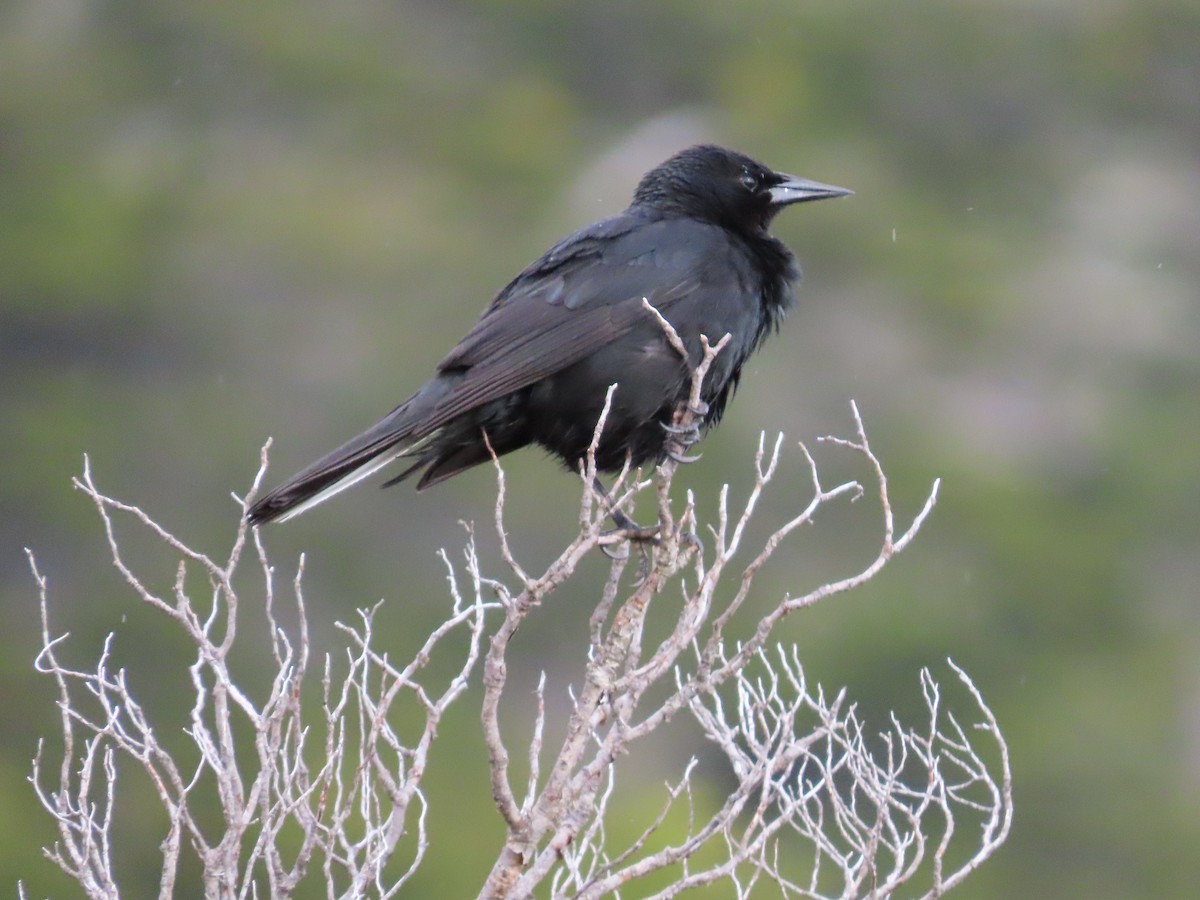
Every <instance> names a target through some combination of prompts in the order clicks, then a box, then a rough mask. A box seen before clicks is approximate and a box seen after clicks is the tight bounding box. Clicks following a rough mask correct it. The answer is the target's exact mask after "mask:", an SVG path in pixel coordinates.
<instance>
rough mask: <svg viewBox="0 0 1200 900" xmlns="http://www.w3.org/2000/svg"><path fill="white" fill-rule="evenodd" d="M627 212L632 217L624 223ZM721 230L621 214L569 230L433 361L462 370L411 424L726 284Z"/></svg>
mask: <svg viewBox="0 0 1200 900" xmlns="http://www.w3.org/2000/svg"><path fill="white" fill-rule="evenodd" d="M629 220H632V221H629ZM726 255H728V242H727V241H725V240H724V239H723V235H721V233H720V231H719V229H716V228H714V227H712V226H708V225H705V224H703V223H699V222H693V221H690V220H685V219H669V220H658V221H650V222H646V221H638V220H637V219H635V218H634V217H633V216H630V215H628V214H627V215H626V216H620V217H617V218H616V219H610V220H606V221H605V222H602V223H598V225H596V226H593V228H592V229H587V230H585V231H583V232H580V233H578V234H577V235H575V236H573V237H572V238H569V239H568V240H567V241H565V242H563V244H560V245H559V246H557V247H555V248H554V249H553V250H551V251H550V252H549V253H547V254H546V255H545V256H544V257H542V258H541V259H540V260H538V261H537V262H536V263H534V264H533V265H532V266H530V267H529V268H528V269H526V270H525V271H524V272H522V273H521V274H520V275H519V276H517V278H515V279H514V280H513V281H512V282H511V283H510V284H509V285H508V286H507V287H506V288H505V289H504V290H503V291H501V292H500V294H499V295H497V297H496V299H495V301H493V303H492V305H491V306H490V307H489V308H488V310H487V312H486V313H484V315H483V317H482V318H481V319H480V320H479V321H478V322H477V323H476V325H475V327H474V328H472V329H471V331H470V333H469V334H467V336H466V337H465V338H463V339H462V341H460V342H459V343H458V345H457V346H456V347H454V349H452V350H451V351H450V353H449V354H447V355H446V357H445V359H443V360H442V361H441V362H440V363H439V364H438V371H439V372H440V373H443V374H447V375H450V374H459V375H460V376H461V377H460V378H459V379H458V380H456V382H455V383H454V385H453V387H452V388H451V389H450V390H449V391H448V392H447V393H446V394H445V395H444V396H443V397H442V398H441V399H440V400H439V402H438V403H437V405H436V406H435V407H434V409H433V410H432V411H431V412H430V413H429V414H428V415H427V416H426V417H424V419H423V421H422V422H421V423H420V425H419V426H418V427H417V432H418V436H419V434H428V433H430V432H432V431H434V430H436V429H437V428H439V427H441V426H442V425H444V424H446V423H447V422H449V421H450V420H451V419H453V418H455V417H456V416H459V415H461V414H462V413H464V412H466V411H468V410H471V409H474V408H476V407H479V406H481V405H483V404H485V403H488V402H490V401H492V400H495V399H498V398H500V397H503V396H505V395H507V394H510V393H512V392H513V391H518V390H520V389H521V388H524V387H527V386H528V385H531V384H533V383H535V382H537V381H539V380H541V379H542V378H545V377H547V376H549V375H553V374H554V373H556V372H559V371H561V370H562V369H565V368H566V367H568V366H570V365H571V364H573V363H575V362H578V361H579V360H581V359H584V358H586V357H587V356H588V355H589V354H591V353H593V352H595V351H596V350H598V349H600V348H601V347H604V346H605V345H607V344H610V343H612V342H613V341H615V340H618V339H619V338H621V337H622V336H623V335H625V334H627V333H628V332H629V331H631V330H632V329H633V328H634V327H636V326H637V325H639V324H643V323H645V322H647V321H648V317H649V316H650V313H649V312H647V311H646V309H645V308H644V307H643V305H642V300H643V298H644V299H645V300H648V301H649V302H650V303H651V305H653V306H654V307H655V308H657V309H659V310H660V311H662V312H664V313H666V312H667V311H668V310H670V308H671V307H672V306H674V305H676V304H678V303H680V302H681V301H686V300H691V301H699V302H703V298H702V297H701V296H698V295H705V294H711V296H712V297H713V298H714V299H715V298H716V297H718V296H720V295H721V294H724V293H726V292H727V291H729V290H730V288H731V287H732V284H731V275H730V274H729V273H730V272H731V267H730V266H729V265H728V263H727V261H726V260H725V259H724V258H723V257H724V256H726Z"/></svg>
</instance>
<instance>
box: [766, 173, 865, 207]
mask: <svg viewBox="0 0 1200 900" xmlns="http://www.w3.org/2000/svg"><path fill="white" fill-rule="evenodd" d="M779 177H780V178H782V179H783V181H781V182H780V183H779V184H777V185H775V186H774V187H772V188H771V189H770V191H769V193H770V195H771V202H772V203H773V204H775V205H776V206H786V205H787V204H789V203H801V202H803V201H805V200H824V199H826V198H828V197H848V196H849V195H851V194H853V193H854V191H851V190H848V189H847V188H843V187H836V186H835V185H832V184H821V182H819V181H809V180H808V179H807V178H797V177H796V176H795V175H784V174H783V173H782V172H780V173H779Z"/></svg>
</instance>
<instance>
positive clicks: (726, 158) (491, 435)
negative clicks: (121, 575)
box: [249, 146, 851, 525]
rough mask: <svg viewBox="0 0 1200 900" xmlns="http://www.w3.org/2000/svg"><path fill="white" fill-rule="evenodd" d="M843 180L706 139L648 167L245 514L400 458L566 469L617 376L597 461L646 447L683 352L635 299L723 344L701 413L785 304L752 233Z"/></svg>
mask: <svg viewBox="0 0 1200 900" xmlns="http://www.w3.org/2000/svg"><path fill="white" fill-rule="evenodd" d="M849 193H851V192H850V191H848V190H846V189H845V188H840V187H833V186H832V185H827V184H819V183H817V182H815V181H807V180H805V179H803V178H795V177H793V176H791V175H783V174H781V173H779V172H773V171H771V170H770V169H768V168H766V167H765V166H763V165H761V164H759V163H757V162H755V161H754V160H752V159H750V158H749V157H746V156H743V155H741V154H740V153H735V152H733V151H730V150H725V149H722V148H720V147H713V146H700V147H692V148H690V149H688V150H684V151H682V152H680V153H678V154H676V155H675V156H673V157H671V158H670V159H668V160H667V161H666V162H664V163H662V164H661V165H659V166H658V167H656V168H655V169H652V170H651V171H650V172H649V173H648V174H647V175H646V176H645V177H644V178H642V180H641V183H640V184H638V186H637V190H636V191H635V192H634V195H633V202H632V203H631V204H630V206H629V208H628V209H626V210H625V211H624V212H623V213H621V214H620V215H617V216H614V217H612V218H610V219H604V220H603V221H600V222H597V223H595V224H594V225H590V226H589V227H587V228H584V229H583V230H581V231H577V232H576V233H575V234H573V235H571V236H570V237H568V238H566V239H565V240H563V241H561V242H560V243H558V244H557V245H556V246H554V247H552V248H551V249H550V250H549V251H547V253H546V254H545V255H544V256H542V257H541V258H540V259H538V260H537V261H536V262H534V263H533V264H531V265H530V266H529V267H528V268H526V269H525V271H523V272H521V274H519V275H518V276H517V277H516V278H514V279H513V280H512V281H511V282H509V284H508V285H507V286H506V287H505V288H504V289H503V290H502V291H500V293H499V294H497V295H496V298H495V299H494V300H493V301H492V303H491V305H490V306H489V307H488V308H487V310H486V311H485V312H484V314H483V316H482V317H481V318H480V319H479V321H478V322H477V323H476V324H475V327H474V328H472V329H471V331H470V333H469V334H468V335H467V336H466V337H465V338H463V339H462V341H461V342H459V344H458V346H456V347H455V348H454V349H453V350H451V351H450V353H449V355H447V356H446V358H445V359H443V360H442V361H441V362H440V363H439V364H438V367H437V372H436V374H435V375H434V376H433V378H431V379H430V380H429V381H428V382H426V383H425V385H424V386H423V387H421V388H420V389H419V390H418V391H417V392H416V393H415V394H413V395H412V396H411V397H409V398H408V399H407V400H405V401H404V402H403V403H401V404H400V405H399V406H397V407H396V408H395V409H394V410H392V411H391V412H390V413H388V414H387V415H386V416H385V417H384V418H383V419H382V420H380V421H379V422H378V423H376V424H375V425H373V426H371V427H370V428H369V429H367V430H366V431H365V432H363V433H362V434H360V435H359V436H358V437H356V438H353V439H352V440H350V441H348V442H347V443H345V444H343V445H342V446H341V447H339V448H338V449H336V450H334V451H333V452H332V453H330V454H328V455H327V456H325V457H322V458H321V459H319V460H317V461H316V462H315V463H313V464H312V465H311V466H309V467H308V468H306V469H304V470H303V471H301V472H299V473H298V474H297V475H295V476H294V477H292V478H291V479H289V480H288V481H287V482H285V483H284V484H282V485H281V486H279V487H277V488H276V489H275V490H273V491H271V492H270V493H269V494H267V495H266V496H264V497H263V498H262V499H261V500H259V501H258V502H257V503H255V504H254V506H253V507H252V508H251V509H250V512H249V520H250V522H251V523H252V524H255V525H258V524H261V523H263V522H270V521H273V520H284V519H288V518H290V517H292V516H294V515H297V514H299V513H301V512H303V511H304V510H306V509H308V508H309V507H311V506H314V505H315V504H317V503H320V502H322V501H323V500H325V499H327V498H328V497H330V496H332V495H333V494H336V493H338V492H339V491H341V490H344V489H345V488H347V487H349V486H350V485H352V484H354V483H355V482H357V481H359V480H361V479H363V478H365V477H367V476H368V475H370V474H371V473H373V472H375V471H376V470H377V469H380V468H382V467H383V466H385V465H387V464H388V463H390V462H392V461H393V460H396V459H397V458H404V459H406V460H407V461H409V463H410V464H409V466H408V468H406V469H405V470H404V471H403V472H401V473H400V474H399V475H397V476H396V477H394V478H392V479H391V480H390V481H388V482H387V483H386V484H385V487H386V486H387V485H391V484H395V483H396V482H398V481H402V480H404V479H405V478H407V477H408V476H409V475H411V474H413V473H414V472H416V471H418V470H423V471H421V478H420V480H419V481H418V482H417V489H418V490H420V489H422V488H426V487H429V486H430V485H433V484H437V483H438V482H439V481H444V480H445V479H447V478H450V477H451V476H453V475H457V474H458V473H459V472H461V471H463V470H464V469H468V468H470V467H471V466H474V465H478V464H479V463H481V462H485V461H486V460H488V459H490V458H491V456H490V453H489V452H488V449H487V445H486V444H485V443H484V437H483V436H484V434H485V433H486V434H487V438H488V440H489V441H490V443H491V446H492V447H493V448H494V449H495V452H496V453H497V454H504V453H509V452H511V451H513V450H517V449H519V448H521V447H524V446H527V445H528V444H538V445H540V446H541V447H543V448H544V449H545V450H547V451H549V452H550V453H551V454H553V455H555V456H557V457H559V458H560V459H562V461H563V462H564V463H566V464H567V465H568V466H570V467H572V468H574V467H576V466H577V465H578V463H579V461H580V460H581V459H582V458H583V457H584V455H585V454H586V452H587V448H588V445H589V443H590V442H591V438H592V433H593V431H594V430H595V426H596V422H597V420H598V418H599V416H600V412H601V409H602V408H603V404H604V398H605V394H606V392H607V390H608V387H609V385H611V384H613V383H614V382H615V383H617V385H618V387H617V389H616V392H615V394H614V396H613V403H612V409H611V411H610V412H609V415H608V419H607V421H606V424H605V428H604V432H603V434H602V436H601V440H600V444H599V448H598V452H597V455H596V464H597V468H599V469H600V470H601V471H612V470H614V469H619V468H620V467H621V466H622V465H624V464H625V461H626V459H627V458H628V459H630V460H631V461H632V463H633V464H634V465H640V464H642V463H646V462H651V461H656V462H657V461H661V460H662V459H663V458H664V456H665V455H666V451H667V446H668V442H669V438H671V435H670V434H669V432H668V430H667V426H669V425H670V424H671V421H672V415H673V413H674V411H675V409H676V407H677V405H678V404H680V403H681V402H684V401H686V399H687V394H688V389H689V386H690V376H689V369H688V367H687V365H685V364H684V361H683V360H682V358H681V357H680V355H679V354H678V353H677V352H676V351H675V350H674V349H672V347H671V346H670V345H669V344H668V343H667V340H666V337H665V335H664V333H663V330H662V328H661V326H660V325H659V323H658V322H657V321H656V320H655V318H654V317H653V316H652V315H651V314H650V313H649V311H648V310H646V309H645V308H644V306H643V305H642V299H643V298H646V299H647V300H648V301H649V302H650V303H651V304H652V305H653V306H654V307H655V308H656V309H657V310H658V311H659V312H660V313H662V315H663V316H664V317H665V318H666V319H667V320H668V321H669V322H670V323H671V324H672V326H673V327H674V328H675V330H676V331H677V332H678V333H679V336H680V337H681V338H682V339H683V341H684V343H685V345H686V346H687V348H688V351H689V354H690V356H691V362H692V363H693V364H695V363H696V362H698V361H699V358H700V335H701V334H705V335H708V336H709V338H711V339H712V341H713V342H716V341H717V340H719V339H720V338H721V337H723V336H724V335H725V334H729V335H731V339H730V341H729V344H728V345H727V346H726V347H725V349H724V350H722V351H721V353H720V354H719V355H718V356H717V358H716V359H715V360H714V362H713V365H712V368H711V369H710V370H709V374H708V377H707V379H706V381H705V384H704V393H703V399H704V400H705V402H706V403H707V404H708V413H707V416H706V418H705V419H704V421H703V424H702V427H703V428H704V429H707V428H710V427H712V426H713V425H716V424H717V422H719V421H720V419H721V414H722V413H723V412H724V410H725V404H726V402H727V401H728V400H729V398H730V396H731V395H732V394H733V392H734V390H735V389H736V388H737V384H738V380H739V378H740V376H741V369H742V365H743V364H744V363H745V362H746V359H747V357H748V356H749V355H750V354H751V353H752V352H753V351H754V350H755V349H756V348H757V347H758V346H759V344H761V343H762V341H763V338H765V337H766V335H767V334H768V333H769V332H770V331H772V330H773V329H775V328H777V327H778V326H779V324H780V322H781V320H782V319H783V316H784V314H785V313H786V312H787V310H788V308H789V307H790V306H791V305H792V284H793V282H795V281H796V280H797V279H798V278H799V277H800V268H799V266H798V265H797V263H796V260H795V257H793V256H792V253H791V251H789V250H788V248H787V247H785V246H784V245H783V243H781V242H780V241H779V240H777V239H776V238H774V237H772V236H771V235H770V234H768V232H767V228H768V226H769V225H770V224H771V220H772V219H773V218H774V217H775V215H776V214H777V213H778V212H779V211H780V210H781V209H783V207H785V206H788V205H789V204H792V203H799V202H802V201H806V200H821V199H824V198H826V197H840V196H844V195H846V194H849Z"/></svg>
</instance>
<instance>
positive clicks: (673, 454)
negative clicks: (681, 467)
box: [667, 447, 704, 463]
mask: <svg viewBox="0 0 1200 900" xmlns="http://www.w3.org/2000/svg"><path fill="white" fill-rule="evenodd" d="M703 455H704V454H702V453H693V454H692V455H691V456H688V455H686V454H684V453H681V452H680V451H679V450H676V449H675V448H673V447H668V448H667V458H668V459H673V460H675V462H677V463H694V462H696V461H698V460H699V459H700V457H701V456H703Z"/></svg>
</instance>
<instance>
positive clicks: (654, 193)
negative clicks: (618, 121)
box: [633, 145, 854, 231]
mask: <svg viewBox="0 0 1200 900" xmlns="http://www.w3.org/2000/svg"><path fill="white" fill-rule="evenodd" d="M852 193H854V192H853V191H849V190H847V189H846V188H840V187H835V186H834V185H831V184H821V183H820V182H818V181H809V180H808V179H806V178H797V177H796V176H794V175H785V174H783V173H782V172H774V171H772V170H771V169H768V168H767V167H766V166H764V165H763V164H762V163H758V162H755V161H754V160H752V159H751V158H750V157H748V156H744V155H743V154H741V153H736V152H734V151H732V150H726V149H724V148H723V147H714V146H711V145H702V146H698V147H689V148H688V149H687V150H683V151H681V152H679V153H677V154H675V155H674V156H672V157H671V158H670V159H668V160H667V161H666V162H664V163H662V164H661V165H659V166H656V167H655V168H654V169H651V170H650V171H649V172H648V173H647V174H646V176H645V177H644V178H643V179H642V181H641V183H640V184H639V185H638V187H637V190H636V191H635V192H634V195H633V202H634V205H635V206H648V207H651V208H653V209H655V210H657V211H659V212H663V213H666V214H668V215H678V216H687V217H689V218H695V219H701V220H704V221H708V222H714V223H715V224H718V225H721V226H723V227H725V228H729V229H731V230H734V231H765V230H766V229H767V226H768V225H770V224H771V220H772V219H773V218H775V215H776V214H777V213H778V212H779V211H780V210H781V209H783V208H784V207H785V206H788V205H790V204H792V203H802V202H804V201H805V200H824V199H825V198H827V197H844V196H846V195H848V194H852Z"/></svg>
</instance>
